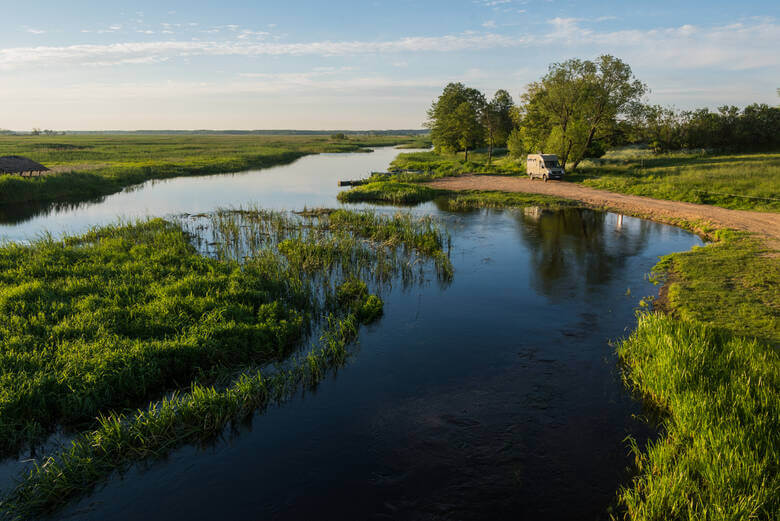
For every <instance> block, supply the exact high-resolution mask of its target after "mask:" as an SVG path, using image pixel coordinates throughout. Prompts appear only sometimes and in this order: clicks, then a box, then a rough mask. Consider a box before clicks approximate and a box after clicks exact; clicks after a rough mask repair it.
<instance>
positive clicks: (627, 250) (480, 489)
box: [0, 150, 701, 521]
mask: <svg viewBox="0 0 780 521" xmlns="http://www.w3.org/2000/svg"><path fill="white" fill-rule="evenodd" d="M396 153H397V152H396V151H385V150H383V151H379V152H376V153H375V154H365V155H360V154H350V155H349V156H348V157H345V156H336V157H334V156H315V157H310V158H304V159H302V160H300V161H299V162H297V163H294V164H293V165H288V166H285V167H279V168H276V169H270V170H267V171H262V172H258V173H248V174H238V175H235V176H228V177H225V176H210V177H207V178H190V179H183V180H179V179H176V180H171V181H166V182H164V183H157V184H155V185H153V186H151V185H150V186H149V187H146V186H145V187H144V188H142V189H141V190H138V191H136V192H129V193H126V194H117V195H116V196H111V197H109V198H106V200H105V201H104V202H103V203H98V204H94V205H91V206H90V205H85V206H83V207H82V208H80V209H72V210H67V211H66V212H65V213H59V214H56V215H51V214H49V215H46V216H44V215H42V216H38V217H36V218H34V219H33V220H31V221H26V222H25V223H23V224H21V225H16V227H15V228H11V227H6V229H5V231H4V232H3V231H0V235H2V234H3V233H5V234H6V235H10V236H12V237H15V238H16V239H17V240H19V239H21V238H23V237H24V236H25V235H26V236H29V233H30V232H33V233H36V231H35V230H36V229H37V228H36V227H38V226H40V225H41V224H42V223H51V222H54V221H56V219H57V216H59V217H60V218H61V224H63V225H64V226H63V227H62V229H69V230H75V229H79V227H83V226H84V223H87V222H90V219H93V221H92V222H111V220H115V215H116V213H117V212H114V214H111V215H109V214H110V209H109V208H104V207H103V205H107V204H110V203H111V201H112V200H113V201H115V202H119V203H121V202H122V201H125V202H127V203H128V205H129V199H133V198H135V197H136V195H137V194H139V193H144V194H146V195H145V196H144V197H143V198H141V199H136V200H142V201H145V202H147V203H148V209H149V210H150V211H149V213H151V214H155V213H157V214H164V213H165V212H160V211H159V209H160V208H163V207H165V208H167V211H169V212H179V211H187V212H190V213H196V212H201V211H207V210H210V209H213V208H214V207H215V206H229V205H231V204H232V205H234V206H235V205H238V204H240V203H244V202H259V203H260V204H262V205H264V206H272V207H277V208H299V207H302V206H303V205H304V204H308V205H309V206H316V205H329V206H333V205H334V204H335V202H334V195H335V192H336V191H337V189H336V188H335V186H333V185H334V182H333V180H335V179H336V178H338V177H341V178H352V177H355V176H356V175H360V173H359V172H357V171H356V170H352V171H345V170H348V168H351V167H348V166H347V165H350V164H352V165H355V168H356V169H357V168H360V169H364V170H366V171H367V170H369V169H383V168H385V167H386V165H387V162H388V161H389V160H390V159H392V157H393V156H394V155H395V154H396ZM331 160H334V161H336V163H338V164H331V166H332V167H333V169H332V170H330V169H329V170H328V174H327V175H326V177H328V176H332V177H330V179H328V180H327V183H325V182H322V184H321V186H320V185H315V186H311V185H310V184H309V181H311V180H312V179H314V178H315V177H316V174H317V172H319V173H320V174H322V173H323V165H325V164H328V161H331ZM353 160H354V161H355V163H349V162H350V161H353ZM307 165H308V166H307ZM315 167H316V168H318V169H319V170H317V171H310V170H307V169H308V168H315ZM265 176H269V178H266V177H265ZM217 180H219V181H221V183H223V184H222V188H223V193H216V190H217V184H219V183H216V181H217ZM318 182H319V181H318ZM179 183H181V186H180V185H179ZM231 186H232V187H233V188H232V189H233V191H232V192H231V191H230V187H231ZM176 187H179V188H181V189H182V190H184V191H183V192H180V191H179V190H178V189H177V188H176ZM182 187H183V188H182ZM198 187H200V188H198ZM320 189H321V190H322V191H323V192H322V193H320V192H319V190H320ZM201 190H203V192H202V193H201ZM312 191H313V192H312ZM177 193H180V194H183V195H181V197H177V195H176V194H177ZM112 198H113V199H112ZM128 198H129V199H128ZM217 200H218V202H217V203H216V204H215V201H217ZM160 201H163V203H159V202H160ZM126 208H131V210H130V214H131V215H141V214H142V212H140V211H139V210H138V207H137V206H135V207H133V206H131V205H129V206H124V207H123V206H122V205H121V204H120V205H118V206H117V209H118V211H119V212H120V213H121V211H122V209H126ZM414 211H415V212H429V213H434V214H437V215H439V216H441V217H442V218H443V219H444V220H445V221H446V223H447V226H448V227H449V229H450V231H451V233H452V237H453V250H452V260H453V264H454V266H455V277H454V280H453V282H452V284H451V285H450V286H449V287H446V288H443V287H441V286H440V285H439V284H438V283H437V282H436V281H435V280H432V281H430V282H429V283H427V284H425V285H423V286H418V287H413V288H411V289H406V290H404V289H402V288H401V285H400V284H398V285H397V286H396V287H395V288H394V289H392V290H391V291H389V293H387V294H386V295H384V297H385V315H384V317H383V318H382V319H381V320H380V321H379V322H378V323H376V324H374V325H372V326H370V327H366V328H363V329H362V330H361V332H360V336H359V345H358V346H356V347H355V354H354V356H353V357H352V358H351V360H350V362H349V363H348V364H347V366H346V367H344V368H343V369H341V370H340V371H339V372H338V374H334V375H332V376H331V377H330V378H327V379H326V380H325V381H324V382H323V383H322V384H320V386H319V387H318V388H317V390H316V392H310V393H307V394H306V395H305V396H302V397H300V398H296V399H293V400H292V401H291V402H289V403H287V404H285V405H284V406H281V407H276V408H272V409H270V410H268V411H267V412H266V413H264V414H262V415H258V416H256V417H255V418H254V420H253V421H252V423H251V425H250V426H246V427H243V428H241V429H240V430H239V432H238V433H235V434H234V435H229V436H227V439H225V440H222V441H220V442H218V443H216V444H215V445H213V446H210V447H207V448H195V447H185V448H183V449H180V450H178V451H176V452H174V453H173V454H172V455H171V456H170V457H169V458H168V459H167V460H164V461H159V462H153V463H151V464H149V465H147V466H144V468H140V467H137V468H133V469H131V470H130V471H129V472H127V473H126V474H125V475H124V476H123V477H114V478H113V479H112V480H111V481H110V482H109V483H108V484H107V485H106V486H105V487H101V488H100V489H99V490H98V491H96V492H95V493H94V494H93V495H91V496H90V497H87V498H84V499H83V500H81V501H80V502H78V503H76V504H73V505H71V506H70V507H69V508H68V509H67V510H66V511H64V512H63V513H61V514H60V515H59V516H58V518H59V519H84V520H106V519H116V520H125V519H126V520H131V519H132V520H139V519H142V520H144V521H157V520H170V519H188V520H211V519H230V520H256V519H258V520H259V519H346V520H351V519H415V520H416V519H577V520H588V519H600V518H605V517H606V516H607V514H606V509H607V508H608V507H609V506H610V504H612V503H613V500H614V497H615V494H616V491H617V489H618V487H619V486H620V484H621V483H625V482H626V480H627V479H628V475H627V474H626V467H627V466H629V465H630V463H631V460H630V458H629V456H628V453H627V452H628V451H627V446H626V444H625V442H624V441H623V440H624V438H625V437H626V436H627V435H629V434H633V435H635V436H638V437H640V438H643V437H645V436H647V435H649V434H651V433H650V432H649V431H648V429H647V427H646V426H645V425H644V424H643V423H642V422H640V421H639V420H635V419H633V417H632V415H634V414H638V413H640V412H641V406H640V404H638V403H637V402H636V401H634V400H633V399H632V398H631V396H630V395H629V393H628V391H627V390H626V389H625V387H624V386H623V384H622V383H621V381H620V377H619V373H618V367H617V361H616V359H615V357H614V354H613V351H614V348H613V347H612V346H610V344H609V341H610V340H612V339H616V338H619V337H621V336H623V335H625V334H627V333H628V332H629V331H630V330H631V328H633V327H634V325H635V322H636V321H635V318H634V309H635V308H636V306H637V305H638V302H639V300H640V298H642V297H643V296H646V295H650V294H653V293H655V289H654V288H653V286H652V284H650V283H649V282H647V280H646V279H645V275H646V273H647V272H648V271H649V270H650V268H651V267H652V266H653V265H654V264H655V263H656V262H657V259H658V256H660V255H663V254H666V253H670V252H673V251H680V250H687V249H689V248H690V247H691V246H693V245H697V244H701V241H700V240H699V239H698V238H697V237H695V236H693V235H691V234H689V233H687V232H685V231H683V230H680V229H677V228H674V227H670V226H665V225H661V224H656V223H652V222H649V221H643V220H640V219H634V218H630V217H620V216H618V215H615V214H608V213H602V212H595V211H591V210H576V209H568V210H564V211H560V212H544V211H541V210H538V209H533V208H528V209H525V210H505V211H486V210H481V211H474V212H468V213H449V212H447V211H446V210H445V209H444V207H443V206H442V207H439V206H436V205H435V204H433V203H431V204H427V205H422V206H420V207H417V208H416V209H414ZM133 212H136V213H133ZM109 217H110V218H109Z"/></svg>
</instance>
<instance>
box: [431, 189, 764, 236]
mask: <svg viewBox="0 0 780 521" xmlns="http://www.w3.org/2000/svg"><path fill="white" fill-rule="evenodd" d="M427 184H428V185H429V186H431V187H433V188H439V189H444V190H455V191H457V190H493V191H502V192H526V193H533V194H546V195H554V196H558V197H565V198H567V199H576V200H579V201H582V202H584V203H586V204H587V205H589V206H594V207H597V208H607V209H610V210H615V211H618V212H623V213H626V214H632V215H641V216H646V217H648V218H651V219H656V220H659V221H664V222H674V221H675V220H676V219H685V220H687V221H709V222H710V223H712V224H713V225H715V226H717V227H719V228H720V227H723V228H734V229H737V230H745V231H748V232H752V233H755V234H758V235H760V236H763V237H764V238H765V239H766V241H767V246H769V247H770V248H772V249H773V250H780V214H778V213H769V212H751V211H745V210H727V209H726V208H720V207H718V206H709V205H704V204H694V203H683V202H679V201H665V200H662V199H651V198H650V197H642V196H638V195H626V194H618V193H614V192H607V191H605V190H597V189H595V188H589V187H587V186H582V185H579V184H575V183H567V182H562V181H549V182H547V183H545V182H542V181H540V180H535V181H531V180H529V179H526V178H518V177H503V176H486V175H479V176H477V175H463V176H459V177H445V178H443V179H437V180H435V181H432V182H430V183H427Z"/></svg>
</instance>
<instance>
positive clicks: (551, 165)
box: [544, 159, 558, 168]
mask: <svg viewBox="0 0 780 521" xmlns="http://www.w3.org/2000/svg"><path fill="white" fill-rule="evenodd" d="M544 165H545V166H546V167H547V168H556V167H557V166H558V161H556V160H554V159H552V160H551V159H548V160H547V161H545V162H544Z"/></svg>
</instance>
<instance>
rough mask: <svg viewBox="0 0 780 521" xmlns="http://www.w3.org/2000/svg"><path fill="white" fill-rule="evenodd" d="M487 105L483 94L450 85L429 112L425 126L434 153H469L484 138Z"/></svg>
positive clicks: (464, 87)
mask: <svg viewBox="0 0 780 521" xmlns="http://www.w3.org/2000/svg"><path fill="white" fill-rule="evenodd" d="M486 105H487V102H486V100H485V95H484V94H482V93H481V92H480V91H478V90H477V89H472V88H468V87H466V86H465V85H463V84H462V83H450V84H449V85H447V86H446V87H444V92H442V93H441V96H439V97H438V99H437V100H436V101H434V102H433V104H432V105H431V108H430V109H429V110H428V122H427V123H426V126H427V127H428V128H430V129H431V140H432V141H433V146H434V148H436V149H437V150H442V151H444V152H457V151H460V150H463V151H465V154H466V158H468V151H469V150H470V149H474V148H476V147H478V146H479V145H481V144H482V143H483V142H484V139H485V131H484V127H483V126H482V124H481V122H482V121H483V118H484V114H485V108H486Z"/></svg>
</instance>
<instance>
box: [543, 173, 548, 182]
mask: <svg viewBox="0 0 780 521" xmlns="http://www.w3.org/2000/svg"><path fill="white" fill-rule="evenodd" d="M542 179H544V182H545V183H546V182H547V174H545V176H544V177H543V178H542Z"/></svg>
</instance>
